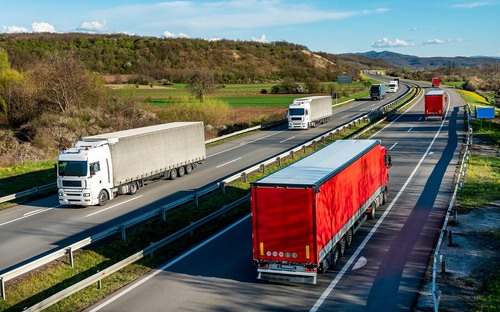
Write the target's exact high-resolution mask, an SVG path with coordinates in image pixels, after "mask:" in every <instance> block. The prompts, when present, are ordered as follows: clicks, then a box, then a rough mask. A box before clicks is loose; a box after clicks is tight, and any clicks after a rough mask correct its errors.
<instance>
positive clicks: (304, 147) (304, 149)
mask: <svg viewBox="0 0 500 312" xmlns="http://www.w3.org/2000/svg"><path fill="white" fill-rule="evenodd" d="M306 149H307V146H305V145H304V146H302V150H303V151H304V154H305V153H306Z"/></svg>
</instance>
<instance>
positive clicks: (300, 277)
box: [251, 140, 390, 284]
mask: <svg viewBox="0 0 500 312" xmlns="http://www.w3.org/2000/svg"><path fill="white" fill-rule="evenodd" d="M389 165H390V157H388V156H387V154H386V149H385V148H384V147H383V146H382V145H381V143H380V141H379V140H345V141H336V142H334V143H332V144H330V145H328V146H327V147H325V148H323V149H321V150H319V151H317V152H315V153H313V154H311V155H310V156H308V157H306V158H304V159H302V160H299V161H298V162H296V163H294V164H292V165H290V166H287V167H285V168H283V169H281V170H279V171H277V172H275V173H273V174H271V175H269V176H267V177H265V178H263V179H260V180H258V181H256V182H253V183H252V185H251V209H252V241H253V260H254V262H255V264H256V265H257V273H258V278H259V279H263V280H281V281H289V282H299V283H311V284H315V283H316V279H317V273H318V272H323V271H325V270H326V269H327V268H328V267H329V266H330V265H335V264H336V262H337V259H338V258H339V257H340V256H342V255H343V254H344V252H345V249H346V248H347V247H349V246H350V244H351V241H352V237H353V234H354V233H355V231H356V230H357V229H358V228H359V225H360V224H361V223H362V222H363V221H364V220H365V219H366V218H367V217H369V218H374V217H375V210H376V208H377V207H378V206H379V205H381V204H383V203H385V201H386V199H387V194H388V179H389V177H388V172H387V168H388V166H389Z"/></svg>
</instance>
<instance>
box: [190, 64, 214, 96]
mask: <svg viewBox="0 0 500 312" xmlns="http://www.w3.org/2000/svg"><path fill="white" fill-rule="evenodd" d="M217 88H219V86H218V85H217V84H216V83H215V79H214V73H213V72H212V71H210V70H206V69H201V70H197V71H195V72H194V73H193V74H192V75H191V78H190V79H189V82H188V84H187V89H188V90H189V91H190V92H191V93H192V94H193V95H194V96H195V97H196V98H198V99H199V100H200V101H201V102H203V101H204V100H205V95H207V94H210V93H213V92H214V91H215V90H216V89H217Z"/></svg>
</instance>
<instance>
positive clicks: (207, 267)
mask: <svg viewBox="0 0 500 312" xmlns="http://www.w3.org/2000/svg"><path fill="white" fill-rule="evenodd" d="M447 91H448V92H449V106H448V111H447V116H446V119H445V120H444V121H443V122H441V121H425V120H423V116H422V112H423V99H421V100H420V101H418V102H417V103H416V104H415V105H413V106H412V107H411V108H410V109H409V110H408V111H407V112H406V113H404V114H402V115H399V116H397V119H395V120H393V121H392V122H391V123H390V124H389V125H387V126H386V127H385V128H384V129H382V130H381V131H380V132H378V133H376V134H375V135H374V138H377V139H381V140H382V143H383V145H384V146H386V147H387V149H388V150H389V154H390V155H391V157H392V164H393V166H392V168H390V182H389V185H390V194H389V198H388V201H387V204H386V205H383V206H381V207H380V208H379V209H378V210H377V218H376V219H375V220H373V221H368V222H366V223H365V224H364V225H363V226H362V227H361V229H360V231H358V233H356V235H355V236H354V240H353V245H352V246H351V248H350V249H349V250H348V252H347V254H346V256H344V257H343V258H342V259H341V261H339V263H338V264H337V266H336V267H335V268H332V269H330V270H328V271H327V272H326V273H324V274H322V275H320V276H319V278H318V284H317V285H302V284H286V283H269V282H265V281H259V280H257V279H256V275H257V273H256V268H255V266H254V265H253V264H252V259H251V258H252V251H251V248H252V246H251V223H250V218H251V217H250V216H247V217H245V218H243V219H242V220H240V222H238V223H236V224H234V225H232V226H231V227H229V228H227V229H226V230H225V231H223V232H221V233H219V234H218V235H216V236H214V237H213V238H211V239H209V240H207V241H206V242H204V243H202V244H200V245H199V246H197V247H195V248H193V249H192V250H190V251H188V252H186V253H185V254H183V255H181V256H179V257H178V258H176V259H173V260H172V261H170V262H168V263H166V264H165V265H163V266H162V267H160V268H158V269H157V270H154V271H153V272H152V273H151V274H149V275H147V276H145V277H143V278H141V279H139V280H138V281H137V282H135V283H133V284H131V285H129V286H127V287H125V288H124V289H122V290H120V291H118V292H116V293H115V294H114V295H112V296H109V297H108V298H106V299H104V300H102V301H100V302H99V303H97V304H96V305H94V306H93V307H91V308H89V309H88V310H87V311H138V310H142V311H178V310H182V311H236V310H238V311H240V310H245V311H412V308H413V306H414V304H415V302H416V299H417V296H418V291H419V289H420V285H421V283H422V279H423V277H424V273H425V270H426V268H427V264H428V262H429V259H430V255H431V253H432V251H433V247H434V246H435V243H436V240H437V237H438V235H439V229H440V228H441V223H442V221H443V219H444V215H445V211H446V208H447V206H448V203H449V198H450V194H451V189H452V182H453V175H454V173H455V169H456V166H457V164H458V159H459V153H460V150H461V143H460V142H462V139H463V138H462V134H463V121H464V114H463V109H462V106H463V104H464V103H463V100H462V99H461V98H460V96H459V95H458V94H457V93H455V92H454V91H451V90H447ZM293 134H295V132H294V133H293Z"/></svg>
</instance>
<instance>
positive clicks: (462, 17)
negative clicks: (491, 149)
mask: <svg viewBox="0 0 500 312" xmlns="http://www.w3.org/2000/svg"><path fill="white" fill-rule="evenodd" d="M2 2H3V5H2V6H1V10H0V33H14V32H44V31H48V32H56V33H66V32H91V33H126V34H130V35H139V36H154V37H187V38H201V39H207V40H217V39H231V40H245V41H252V40H254V41H261V42H273V41H287V42H291V43H297V44H301V45H304V46H306V47H308V48H309V49H310V50H311V51H313V52H319V51H322V52H327V53H334V54H340V53H349V52H367V51H370V50H375V51H384V50H388V51H393V52H397V53H402V54H410V55H417V56H421V57H429V56H477V55H483V56H496V57H500V0H484V1H481V0H478V1H474V0H440V1H437V0H433V1H428V0H416V1H408V0H403V1H388V0H365V1H362V0H357V1H356V0H351V1H349V0H342V1H338V0H309V1H304V0H302V1H295V0H290V1H287V0H217V1H213V0H202V1H195V0H191V1H163V2H161V1H144V0H143V1H141V0H135V1H134V0H121V1H117V0H85V1H71V0H65V1H50V0H46V1H35V0H22V1H14V2H12V1H2Z"/></svg>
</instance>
